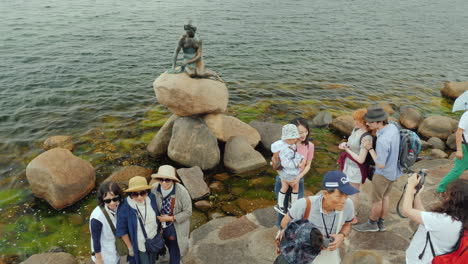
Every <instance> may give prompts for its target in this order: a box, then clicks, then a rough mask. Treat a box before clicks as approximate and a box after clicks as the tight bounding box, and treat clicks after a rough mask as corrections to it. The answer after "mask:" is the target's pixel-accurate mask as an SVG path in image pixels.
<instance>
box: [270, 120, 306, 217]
mask: <svg viewBox="0 0 468 264" xmlns="http://www.w3.org/2000/svg"><path fill="white" fill-rule="evenodd" d="M299 138H300V136H299V131H298V129H297V127H296V126H295V125H293V124H287V125H285V126H283V129H282V133H281V140H278V141H276V142H275V143H273V144H271V151H272V152H273V153H274V155H278V156H279V162H280V164H281V167H280V168H279V170H278V174H279V177H280V179H281V189H280V192H279V194H278V204H277V205H276V206H275V210H276V211H278V213H280V214H283V215H284V214H286V213H287V208H286V207H285V206H284V200H285V196H286V191H287V190H288V188H289V187H291V188H292V194H291V204H292V203H294V202H295V201H296V200H297V198H298V191H299V180H297V179H296V178H297V176H298V175H299V172H300V168H304V167H305V164H306V160H305V159H304V156H302V155H301V154H299V153H297V146H296V142H297V140H298V139H299Z"/></svg>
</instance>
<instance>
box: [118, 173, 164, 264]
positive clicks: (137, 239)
mask: <svg viewBox="0 0 468 264" xmlns="http://www.w3.org/2000/svg"><path fill="white" fill-rule="evenodd" d="M150 189H151V186H150V185H148V182H147V181H146V178H145V177H142V176H135V177H133V178H131V179H130V180H129V182H128V189H127V190H125V192H126V193H127V194H128V197H127V198H126V199H125V200H124V201H123V203H122V204H121V206H120V207H119V210H118V212H117V236H119V237H122V239H123V240H124V242H125V244H126V245H127V247H128V250H129V261H130V263H136V264H154V262H155V261H156V258H157V256H156V254H155V253H148V252H146V247H145V240H146V239H145V234H144V233H146V236H147V237H148V239H152V238H154V237H155V236H156V234H157V232H158V230H159V228H158V223H157V221H156V216H158V215H159V212H158V208H157V206H156V197H155V196H154V194H152V193H151V192H150ZM143 228H144V230H143Z"/></svg>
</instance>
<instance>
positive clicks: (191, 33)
mask: <svg viewBox="0 0 468 264" xmlns="http://www.w3.org/2000/svg"><path fill="white" fill-rule="evenodd" d="M184 30H185V32H187V35H188V36H189V37H191V38H193V37H194V36H195V32H197V27H196V26H193V25H192V24H191V23H190V22H189V23H188V24H187V25H184Z"/></svg>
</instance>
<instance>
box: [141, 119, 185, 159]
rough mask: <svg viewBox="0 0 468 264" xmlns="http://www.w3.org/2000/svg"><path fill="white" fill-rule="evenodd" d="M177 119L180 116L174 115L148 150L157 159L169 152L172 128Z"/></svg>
mask: <svg viewBox="0 0 468 264" xmlns="http://www.w3.org/2000/svg"><path fill="white" fill-rule="evenodd" d="M177 118H179V116H177V115H172V116H171V117H170V118H169V119H168V120H167V121H166V123H164V125H163V126H162V127H161V129H159V131H158V133H157V134H156V135H155V136H154V137H153V139H152V140H151V142H150V143H149V145H148V147H147V148H146V149H147V150H148V152H149V153H150V155H151V156H153V157H157V156H160V155H163V154H164V153H166V152H167V147H168V146H169V141H170V140H171V136H172V127H173V126H174V121H175V120H176V119H177Z"/></svg>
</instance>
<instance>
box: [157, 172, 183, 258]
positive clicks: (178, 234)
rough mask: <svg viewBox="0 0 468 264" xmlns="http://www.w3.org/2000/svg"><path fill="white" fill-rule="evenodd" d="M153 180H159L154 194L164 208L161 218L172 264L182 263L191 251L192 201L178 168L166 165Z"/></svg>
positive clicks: (161, 210)
mask: <svg viewBox="0 0 468 264" xmlns="http://www.w3.org/2000/svg"><path fill="white" fill-rule="evenodd" d="M151 178H153V179H156V183H154V184H153V189H152V190H151V192H152V193H153V194H154V195H155V196H156V203H157V205H158V208H161V209H160V212H161V215H160V216H158V219H159V221H160V222H161V224H162V228H163V237H164V241H165V243H166V246H167V248H168V249H169V263H170V264H178V263H180V259H181V257H182V256H184V255H185V253H186V252H187V250H188V242H189V233H190V217H191V216H192V200H191V198H190V195H189V193H188V191H187V189H185V187H184V186H183V185H182V184H180V183H179V182H180V181H179V179H178V178H177V176H176V170H175V168H174V167H172V166H170V165H163V166H161V167H159V169H158V173H156V174H153V175H151Z"/></svg>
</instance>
